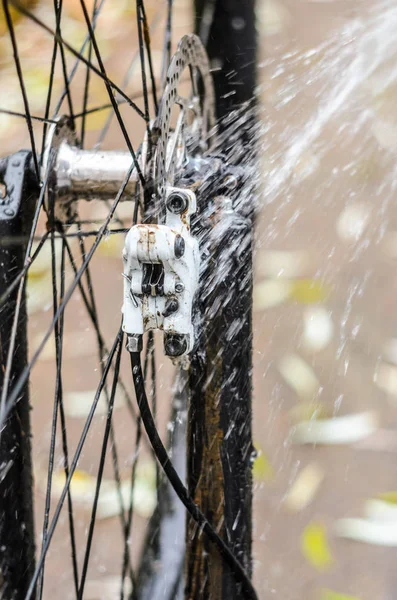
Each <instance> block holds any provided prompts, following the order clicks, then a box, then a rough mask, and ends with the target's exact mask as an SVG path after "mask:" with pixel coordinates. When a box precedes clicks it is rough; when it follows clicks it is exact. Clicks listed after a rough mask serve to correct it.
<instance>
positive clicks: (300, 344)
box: [0, 0, 397, 600]
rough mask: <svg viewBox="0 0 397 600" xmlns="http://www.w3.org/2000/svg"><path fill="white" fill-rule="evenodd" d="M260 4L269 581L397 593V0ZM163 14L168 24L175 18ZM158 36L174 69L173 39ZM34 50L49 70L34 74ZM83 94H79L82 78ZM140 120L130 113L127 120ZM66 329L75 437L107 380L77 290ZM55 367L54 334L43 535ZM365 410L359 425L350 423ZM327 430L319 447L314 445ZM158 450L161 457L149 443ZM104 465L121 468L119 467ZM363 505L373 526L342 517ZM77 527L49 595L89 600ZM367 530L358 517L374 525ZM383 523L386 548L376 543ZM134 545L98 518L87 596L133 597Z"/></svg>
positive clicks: (117, 280)
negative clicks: (129, 580)
mask: <svg viewBox="0 0 397 600" xmlns="http://www.w3.org/2000/svg"><path fill="white" fill-rule="evenodd" d="M75 4H76V6H75ZM148 4H149V9H148V12H149V17H150V19H154V20H156V19H157V16H156V15H157V13H156V9H157V7H156V3H155V2H152V3H148ZM175 4H176V7H177V12H176V17H175V23H174V24H175V38H178V37H180V35H181V34H182V33H183V32H185V31H188V30H189V29H190V28H191V27H190V13H189V10H188V6H187V2H186V1H182V0H180V1H179V2H176V3H175ZM44 5H45V3H43V6H41V7H40V6H39V9H38V10H39V11H41V13H40V14H41V15H42V16H46V7H45V6H44ZM121 5H122V3H120V6H121ZM123 6H124V5H123ZM123 10H124V9H123ZM126 10H127V9H126ZM257 10H258V33H259V39H260V57H261V58H260V69H259V79H260V86H259V98H260V118H261V122H262V130H263V131H262V142H261V144H262V147H261V153H260V154H261V164H260V166H258V172H259V174H260V179H261V192H260V195H259V201H258V224H257V235H256V237H257V240H256V254H255V269H256V271H255V272H256V275H255V277H256V287H255V313H254V419H253V424H254V437H255V444H256V446H257V449H258V452H259V456H258V459H257V461H256V463H255V467H254V474H255V502H254V565H255V569H254V581H255V584H256V587H257V589H258V595H259V597H260V598H261V599H262V598H263V599H265V598H269V597H271V596H274V597H276V598H277V597H278V598H280V599H282V600H312V599H313V600H338V599H339V600H343V599H345V600H348V599H349V598H350V599H351V600H353V599H356V600H393V599H394V598H396V597H397V592H396V591H395V589H396V587H397V580H396V574H395V568H394V565H395V559H396V550H395V547H396V546H397V525H396V523H397V520H396V517H395V513H394V512H393V510H397V509H393V506H394V505H393V502H391V501H390V500H393V501H394V500H395V497H394V496H390V495H389V496H387V497H386V498H385V497H383V501H382V502H380V503H378V504H375V505H374V503H372V504H371V503H369V504H368V500H370V499H374V498H378V497H379V496H380V495H381V494H385V493H386V492H392V491H394V490H395V489H397V485H396V480H397V464H396V460H395V453H396V451H397V430H396V428H397V418H396V417H397V415H396V402H397V400H396V398H397V367H396V366H395V365H396V364H397V350H396V344H397V342H396V340H395V336H396V337H397V333H396V326H395V300H394V299H395V295H396V288H397V278H396V271H395V260H396V257H397V233H395V231H396V226H397V222H396V219H397V212H396V209H395V207H394V202H393V201H394V187H395V185H394V184H395V151H396V148H397V144H396V142H395V139H397V137H396V135H395V134H396V133H397V131H396V123H397V120H396V116H397V112H396V109H395V100H394V99H395V95H394V93H393V92H394V89H395V79H396V73H395V67H394V64H395V58H396V51H397V44H396V43H395V40H394V38H395V27H396V26H397V9H396V8H395V7H394V6H393V3H392V2H391V1H389V2H369V1H367V0H361V1H360V0H348V1H347V0H344V1H343V2H342V1H339V0H329V1H327V0H317V1H316V0H260V1H259V0H258V6H257ZM110 12H111V13H112V11H110ZM114 13H115V14H113V13H112V14H110V13H109V14H108V19H113V21H112V27H103V28H102V30H101V31H103V32H107V34H106V35H105V34H103V40H102V44H103V48H104V49H105V51H106V53H107V57H106V58H107V61H108V62H107V64H108V65H109V67H108V68H109V72H110V73H111V76H112V77H114V78H117V81H120V80H121V79H122V76H123V74H124V72H125V71H126V67H127V65H128V63H127V61H126V60H125V59H124V57H125V53H122V52H120V50H119V48H120V39H122V40H130V37H132V34H131V31H133V34H134V35H135V32H136V30H135V25H134V16H133V14H132V13H131V14H130V13H128V18H130V21H128V19H127V17H125V18H124V16H125V14H127V13H123V12H122V11H121V9H120V14H121V16H120V14H118V13H117V10H116V9H114ZM67 15H68V19H69V21H68V35H69V36H71V39H72V41H73V43H74V44H75V45H76V46H78V44H79V43H80V39H81V36H82V35H84V26H83V24H82V21H81V15H80V13H79V9H78V3H77V2H76V3H70V6H69V7H68V10H67ZM128 23H131V28H130V29H129V27H128ZM158 23H160V24H158V25H157V26H158V27H160V26H161V24H162V21H161V19H160V20H159V21H158ZM25 26H27V25H26V24H25ZM20 27H23V24H20ZM29 27H30V26H29ZM35 31H36V30H35ZM116 32H119V33H116ZM29 33H30V34H31V35H30V36H26V37H25V41H24V42H23V43H24V44H25V45H26V48H25V52H26V56H25V67H26V69H27V72H28V73H29V85H30V89H31V92H32V94H33V98H34V99H33V107H32V110H34V111H39V110H40V102H42V95H41V94H40V87H39V84H40V82H41V81H43V80H44V83H43V85H44V86H45V85H46V75H45V68H46V63H45V59H44V55H45V52H44V51H43V59H42V63H43V64H41V62H40V60H41V58H40V57H41V54H40V48H41V44H44V43H45V42H43V41H42V36H43V34H42V33H41V32H40V33H39V34H37V33H34V32H33V29H32V30H31V31H30V30H29ZM35 35H36V37H34V36H35ZM65 37H67V35H66V34H65ZM117 37H118V38H120V39H118V40H115V38H117ZM152 38H153V46H154V50H155V57H156V60H157V66H158V62H159V61H158V57H159V56H160V54H161V43H160V36H157V35H153V36H152ZM32 39H33V41H32ZM67 39H70V37H69V38H68V37H67ZM0 42H1V45H0V59H1V61H2V63H1V65H2V67H1V68H2V77H4V81H5V80H7V82H9V88H8V89H10V90H14V92H13V94H10V93H8V94H5V92H4V86H3V89H2V92H1V101H0V107H2V106H7V107H8V108H11V109H14V110H21V108H20V100H19V99H18V100H15V104H16V105H17V106H16V107H14V105H13V104H12V102H11V104H10V103H9V98H7V97H6V96H10V97H12V98H14V97H15V98H19V97H18V89H17V87H15V86H16V85H17V83H16V80H15V76H14V74H13V72H12V63H11V62H10V59H9V49H8V50H7V47H6V45H5V42H2V41H1V39H0ZM33 43H34V44H36V46H35V48H36V52H37V55H36V61H35V67H34V69H35V70H34V69H33V70H32V71H29V68H30V67H31V64H32V60H31V59H30V58H29V52H30V50H31V48H32V46H31V45H32V44H33ZM29 44H30V46H29ZM115 49H117V50H115ZM83 73H84V72H83ZM138 75H139V74H138V72H137V73H135V74H134V78H133V83H132V84H131V85H132V87H133V89H138V88H139V76H138ZM60 81H61V74H60V75H59V81H58V83H59V82H60ZM82 81H83V80H81V82H82ZM81 82H80V83H81ZM59 85H61V83H59ZM93 86H97V87H95V88H94V89H95V90H97V97H96V98H95V100H96V101H95V102H94V101H92V105H96V104H101V103H104V102H105V101H106V95H105V93H104V90H103V86H101V85H100V83H98V81H96V80H95V81H94V80H93ZM75 93H76V95H77V99H76V105H78V102H77V100H78V99H79V98H78V96H79V90H78V89H77V91H76V92H75ZM123 114H124V113H123ZM125 114H126V116H127V118H128V113H127V112H126V113H125ZM0 118H2V119H3V121H1V124H2V127H3V128H4V131H6V132H7V136H8V140H9V141H8V142H7V144H8V149H9V150H11V149H16V148H18V147H20V146H21V144H25V145H26V144H27V140H26V133H25V129H23V128H20V127H19V126H18V125H16V124H15V120H12V118H11V117H7V116H4V115H3V116H1V115H0ZM88 123H89V126H88V133H87V145H90V144H93V143H94V142H95V140H96V137H97V135H98V130H99V129H100V127H101V126H102V125H103V123H104V119H103V117H102V116H101V117H98V115H97V116H96V117H94V116H92V118H91V120H90V121H89V122H88ZM135 125H136V123H135V121H134V119H130V121H129V127H130V128H135ZM135 129H136V128H135ZM133 135H134V136H135V139H140V136H141V132H140V131H136V130H134V131H133ZM24 136H25V137H24ZM22 140H23V141H22ZM119 140H120V137H117V130H116V126H115V124H113V127H112V129H111V131H110V134H109V137H108V140H107V142H106V143H107V147H112V146H115V147H116V146H117V145H118V144H119V143H120V142H119ZM86 210H87V211H88V213H87V214H90V216H92V215H95V216H98V217H99V216H100V214H103V212H102V213H101V209H100V208H98V207H96V206H93V207H90V208H88V209H86ZM123 214H126V215H127V214H128V208H123ZM112 240H113V238H110V239H109V240H107V241H106V242H105V243H104V244H102V247H101V253H100V254H99V255H98V257H97V258H96V259H95V260H94V262H93V279H94V282H95V293H96V299H97V302H98V306H99V314H100V315H101V322H102V325H103V330H104V335H105V338H106V339H107V340H110V339H111V337H112V335H114V332H115V331H116V330H117V327H118V323H119V318H120V312H119V307H120V299H121V286H122V278H121V275H120V271H121V265H120V258H119V250H120V245H118V244H117V243H113V241H112ZM48 267H49V264H48V261H47V264H44V266H43V269H42V272H37V274H36V279H35V278H32V279H31V281H30V283H29V293H30V300H29V302H30V313H31V315H30V320H29V327H30V340H31V341H30V348H31V351H33V350H34V348H35V347H36V346H37V343H38V341H39V340H40V339H41V335H42V333H43V331H44V330H45V327H46V325H47V324H48V321H49V318H50V317H51V289H50V288H49V287H48ZM46 282H47V283H46ZM65 327H66V332H67V333H66V334H65V360H64V370H63V376H64V382H65V390H64V395H65V403H66V406H67V407H68V408H67V412H68V420H69V426H68V432H69V437H70V446H71V448H73V447H75V445H76V443H77V440H78V436H79V433H80V431H81V427H82V424H83V420H82V418H81V417H78V416H76V408H74V409H73V407H72V399H73V398H72V396H71V395H70V394H71V392H73V393H74V394H75V395H76V394H77V406H78V407H80V410H81V412H82V413H83V414H84V411H85V412H87V410H88V408H87V406H88V405H87V400H84V397H83V395H82V392H84V391H86V392H87V391H88V392H89V391H91V390H93V389H95V386H96V385H97V382H98V377H99V371H98V361H97V357H96V355H95V345H94V336H93V331H92V328H91V326H90V324H89V321H88V319H87V317H86V315H85V312H84V308H83V304H82V301H81V298H80V297H79V296H78V295H77V294H76V296H75V298H74V299H73V300H72V302H71V309H70V310H69V313H67V315H66V325H65ZM53 359H54V351H53V350H52V348H51V347H50V346H48V348H47V350H46V354H45V356H43V357H42V358H41V359H40V360H39V362H38V364H37V366H36V368H35V370H34V371H33V374H32V381H31V391H32V405H33V411H32V419H33V434H34V438H33V439H34V463H35V475H36V491H37V495H36V496H37V497H36V510H37V537H38V541H39V539H40V530H41V523H42V514H43V502H44V489H45V487H44V486H45V473H44V469H45V468H46V462H47V453H48V444H49V435H50V433H49V423H50V419H51V411H52V394H53V371H52V370H51V368H52V363H51V360H52V361H53ZM159 359H160V362H162V359H161V358H160V356H159ZM50 367H51V368H50ZM126 367H127V365H124V364H123V376H124V379H125V381H126V384H128V385H131V382H130V379H129V374H128V369H127V368H126ZM169 386H170V366H169V364H168V363H166V362H163V364H162V367H161V369H160V376H159V390H160V391H159V398H158V402H159V419H160V422H161V428H162V431H164V430H165V422H166V418H167V405H168V402H169ZM68 394H69V395H68ZM75 397H76V396H75ZM90 398H92V396H90ZM73 406H76V404H73ZM127 414H128V411H127V409H126V408H125V407H122V406H121V407H120V408H118V409H117V410H116V411H115V421H116V432H117V443H118V449H119V455H120V457H122V458H121V473H122V478H124V477H126V476H127V475H128V467H129V466H130V464H131V460H132V456H133V452H134V444H135V429H134V427H132V426H131V421H130V420H128V419H127V418H126V416H127ZM348 415H350V416H351V417H350V419H348V420H347V421H344V422H343V421H338V418H342V417H343V416H348ZM334 419H335V420H334ZM308 422H309V423H308ZM318 425H320V427H321V426H322V428H319V427H317V426H318ZM294 427H296V428H295V429H294ZM102 428H103V415H102V416H98V417H97V418H96V420H95V423H94V427H93V430H92V433H91V435H90V439H89V444H88V446H87V449H86V450H85V452H84V455H83V457H82V459H81V461H80V463H79V470H80V477H81V482H82V483H81V485H82V487H81V490H82V491H81V490H80V492H79V491H78V489H77V488H76V498H78V500H77V501H76V515H77V517H76V520H77V529H78V537H79V539H83V537H84V535H85V529H86V527H87V524H88V522H89V512H88V511H87V509H86V508H85V507H84V497H85V495H86V496H87V497H88V499H89V498H90V493H91V494H92V490H91V488H90V485H91V484H90V480H89V479H88V475H89V474H90V473H92V475H95V469H96V466H95V465H96V464H97V463H96V460H97V452H98V447H97V444H96V438H95V432H96V433H98V432H99V431H101V430H102ZM310 436H311V437H310ZM338 436H339V441H338ZM312 441H315V442H316V443H315V444H312V443H305V442H312ZM60 456H61V453H60V449H59V448H58V459H59V457H60ZM145 457H146V460H147V450H143V459H145ZM108 462H109V463H110V461H108ZM143 463H144V464H145V461H143ZM148 464H149V463H148ZM56 466H57V468H59V467H60V463H58V464H57V465H56ZM148 471H150V467H149V466H148ZM87 474H88V475H87ZM105 475H106V478H107V479H110V478H111V465H110V464H107V465H106V472H105ZM150 477H151V474H150V473H149V474H148V473H147V472H146V473H145V472H144V471H143V472H142V474H141V480H142V482H143V483H142V489H143V492H142V494H143V496H142V498H143V499H142V500H141V502H140V504H139V502H137V511H136V513H137V514H136V515H135V517H134V519H135V521H134V539H133V540H132V541H131V548H133V550H132V552H133V554H134V560H135V559H136V550H134V548H136V547H137V545H139V544H135V543H134V542H135V541H136V540H137V539H140V537H141V535H142V532H143V529H144V525H145V522H146V521H145V515H146V511H145V509H146V508H147V506H148V505H150V502H151V500H152V498H153V486H152V485H151V484H150ZM58 481H59V480H58ZM109 485H110V486H111V484H109ZM90 490H91V491H90ZM110 493H112V490H111V491H110ZM54 497H56V490H55V492H54ZM113 497H114V492H113ZM385 500H386V501H385ZM111 504H112V503H111ZM113 504H115V502H114V500H113ZM376 507H377V511H378V512H377V513H376V518H375V512H374V511H375V509H376ZM347 517H349V518H350V517H351V518H358V517H364V520H363V521H360V522H359V523H357V522H356V523H354V522H351V521H350V522H346V521H344V522H341V521H340V520H341V519H345V518H347ZM371 519H372V520H371ZM63 523H64V527H63V528H61V529H60V530H59V533H58V534H56V535H55V537H54V545H53V550H52V551H51V552H50V554H49V561H48V567H47V577H46V586H45V593H44V597H46V598H52V597H57V598H60V599H61V598H62V599H63V598H65V599H66V598H69V597H70V598H72V597H73V588H72V577H71V563H70V559H69V553H70V545H69V540H68V538H67V535H66V533H65V532H66V526H67V516H66V513H65V515H64V516H63ZM374 523H375V526H373V524H374ZM353 525H358V533H357V531H356V530H354V531H356V532H355V533H354V532H353V529H352V526H353ZM370 535H371V536H372V538H371V539H372V542H373V543H368V536H370ZM349 537H350V538H351V537H355V538H357V537H361V538H363V537H365V538H366V541H358V540H357V539H346V538H349ZM119 540H120V525H119V522H118V519H117V517H113V518H107V519H104V518H103V519H100V520H99V522H98V524H97V528H96V534H95V537H94V545H93V561H92V565H91V567H90V570H89V575H88V580H89V588H88V589H89V590H90V594H91V595H90V594H87V595H88V597H91V598H92V599H96V598H112V597H115V594H116V592H115V591H114V590H117V589H118V588H117V585H118V583H117V580H116V583H115V580H114V579H113V578H112V577H113V575H116V574H117V573H118V572H119V568H120V551H119ZM393 540H394V541H393ZM374 542H376V543H374ZM386 542H388V544H389V546H387V544H386ZM81 559H82V556H81V555H80V560H81ZM98 584H99V585H98ZM114 586H116V587H114ZM88 589H87V592H88ZM338 594H339V595H338Z"/></svg>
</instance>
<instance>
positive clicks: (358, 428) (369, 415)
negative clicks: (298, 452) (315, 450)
mask: <svg viewBox="0 0 397 600" xmlns="http://www.w3.org/2000/svg"><path fill="white" fill-rule="evenodd" d="M377 425H378V422H377V418H376V414H375V413H374V412H362V413H355V414H351V415H345V416H342V417H333V418H332V419H319V420H315V421H302V422H301V423H298V424H297V425H295V427H293V428H292V429H291V440H292V442H293V443H294V444H352V443H354V442H357V441H359V440H361V439H363V438H365V437H367V436H369V435H371V434H372V433H374V431H376V429H377Z"/></svg>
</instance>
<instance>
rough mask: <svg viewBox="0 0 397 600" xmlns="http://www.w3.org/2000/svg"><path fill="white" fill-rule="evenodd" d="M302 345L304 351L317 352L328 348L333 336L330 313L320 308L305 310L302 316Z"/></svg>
mask: <svg viewBox="0 0 397 600" xmlns="http://www.w3.org/2000/svg"><path fill="white" fill-rule="evenodd" d="M303 323H304V329H303V334H302V345H303V346H304V348H305V349H306V350H309V351H313V352H319V351H320V350H323V349H324V348H326V347H327V346H328V344H329V343H330V341H331V340H332V337H333V335H334V324H333V322H332V318H331V313H330V311H328V310H326V309H325V308H323V307H321V306H316V307H310V308H308V309H306V311H305V313H304V315H303Z"/></svg>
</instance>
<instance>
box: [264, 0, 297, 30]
mask: <svg viewBox="0 0 397 600" xmlns="http://www.w3.org/2000/svg"><path fill="white" fill-rule="evenodd" d="M256 14H257V19H258V22H259V23H260V25H261V32H262V33H263V34H264V35H265V36H270V35H276V34H278V33H281V32H283V31H284V30H285V29H286V28H287V27H288V25H289V23H290V21H291V16H290V13H289V12H288V10H287V9H286V8H285V6H283V5H282V4H281V3H280V2H278V1H277V0H266V1H265V2H261V3H258V7H257V10H256Z"/></svg>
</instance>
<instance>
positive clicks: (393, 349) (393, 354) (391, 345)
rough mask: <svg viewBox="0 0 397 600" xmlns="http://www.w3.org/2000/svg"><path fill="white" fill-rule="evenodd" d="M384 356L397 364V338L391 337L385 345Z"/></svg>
mask: <svg viewBox="0 0 397 600" xmlns="http://www.w3.org/2000/svg"><path fill="white" fill-rule="evenodd" d="M383 356H384V358H385V359H386V360H387V361H389V362H391V363H392V364H393V365H397V339H396V338H391V339H390V340H387V341H386V342H385V343H384V345H383Z"/></svg>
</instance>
